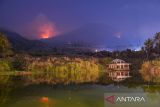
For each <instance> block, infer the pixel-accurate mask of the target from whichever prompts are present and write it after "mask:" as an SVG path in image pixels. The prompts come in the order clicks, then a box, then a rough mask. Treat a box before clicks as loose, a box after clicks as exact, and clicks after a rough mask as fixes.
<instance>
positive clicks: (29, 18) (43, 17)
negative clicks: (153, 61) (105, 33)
mask: <svg viewBox="0 0 160 107" xmlns="http://www.w3.org/2000/svg"><path fill="white" fill-rule="evenodd" d="M87 23H101V24H105V25H107V26H110V27H111V28H113V29H116V30H115V31H116V32H115V35H112V36H116V37H117V38H119V39H120V38H122V37H123V38H125V39H126V40H129V44H127V43H128V42H127V43H126V44H125V45H130V44H131V45H133V46H135V47H136V46H137V47H138V46H140V45H142V44H143V42H144V40H146V39H147V38H148V37H152V36H154V34H155V33H156V32H158V31H160V0H0V27H1V28H5V29H8V30H11V31H15V32H17V33H20V34H21V35H23V36H25V37H27V38H29V39H38V38H48V37H56V36H57V35H61V34H64V33H66V32H70V31H73V30H75V29H78V28H80V27H81V26H84V25H85V24H87ZM91 38H94V37H92V36H91Z"/></svg>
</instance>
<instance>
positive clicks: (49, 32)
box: [27, 14, 57, 39]
mask: <svg viewBox="0 0 160 107" xmlns="http://www.w3.org/2000/svg"><path fill="white" fill-rule="evenodd" d="M27 32H29V33H28V35H31V36H30V37H29V38H30V39H47V38H51V37H54V36H56V35H57V30H56V26H55V24H54V23H53V21H52V20H50V19H49V18H48V17H47V16H46V15H44V14H40V15H38V16H37V17H36V18H35V19H34V20H33V21H32V22H31V23H30V24H29V27H28V30H27Z"/></svg>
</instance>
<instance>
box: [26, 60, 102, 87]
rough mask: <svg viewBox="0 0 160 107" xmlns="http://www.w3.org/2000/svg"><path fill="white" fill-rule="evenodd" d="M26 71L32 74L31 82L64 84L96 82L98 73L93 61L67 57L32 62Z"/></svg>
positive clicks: (97, 66)
mask: <svg viewBox="0 0 160 107" xmlns="http://www.w3.org/2000/svg"><path fill="white" fill-rule="evenodd" d="M28 71H31V72H33V75H32V76H31V78H32V79H31V80H33V81H37V82H52V83H65V84H68V83H84V82H96V81H97V79H98V78H99V73H100V70H99V65H98V64H97V63H96V61H95V60H84V59H80V58H72V59H70V58H67V57H64V58H49V59H47V60H42V59H37V60H34V61H33V62H32V63H31V64H30V65H29V66H28Z"/></svg>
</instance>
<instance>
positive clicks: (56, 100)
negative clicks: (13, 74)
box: [0, 77, 160, 107]
mask: <svg viewBox="0 0 160 107" xmlns="http://www.w3.org/2000/svg"><path fill="white" fill-rule="evenodd" d="M5 78H7V77H5ZM1 80H3V82H1V85H0V86H1V87H0V107H105V105H104V101H105V100H104V94H105V93H115V92H116V93H123V92H125V93H145V94H150V93H156V95H158V97H156V98H152V100H153V101H157V102H156V103H157V104H158V105H159V101H160V86H147V85H141V86H136V85H135V84H134V85H131V84H129V85H125V86H124V85H120V84H118V85H117V84H116V85H114V84H109V85H98V84H83V85H68V86H64V85H44V84H34V85H33V84H32V85H27V84H25V85H24V84H23V82H22V81H20V80H19V79H17V80H16V82H10V81H6V79H4V78H3V79H1ZM2 84H3V85H2ZM4 84H5V85H4ZM9 84H11V85H9ZM22 84H23V85H22ZM107 107H110V106H107ZM113 107H121V106H113ZM123 107H125V106H123ZM126 107H128V106H126ZM137 107H138V106H137ZM140 107H141V106H140ZM145 107H147V106H145ZM148 107H150V106H148ZM155 107H156V106H155Z"/></svg>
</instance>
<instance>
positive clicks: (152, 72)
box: [140, 60, 160, 82]
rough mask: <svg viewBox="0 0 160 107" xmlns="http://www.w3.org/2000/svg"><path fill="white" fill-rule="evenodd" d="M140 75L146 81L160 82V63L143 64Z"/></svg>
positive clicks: (148, 62) (155, 61)
mask: <svg viewBox="0 0 160 107" xmlns="http://www.w3.org/2000/svg"><path fill="white" fill-rule="evenodd" d="M140 73H141V75H142V77H143V79H144V80H145V81H148V82H160V61H158V60H154V61H146V62H144V63H143V64H142V67H141V70H140Z"/></svg>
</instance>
